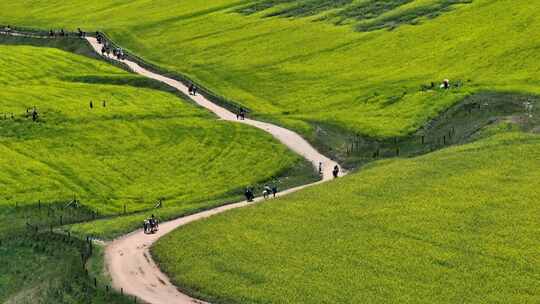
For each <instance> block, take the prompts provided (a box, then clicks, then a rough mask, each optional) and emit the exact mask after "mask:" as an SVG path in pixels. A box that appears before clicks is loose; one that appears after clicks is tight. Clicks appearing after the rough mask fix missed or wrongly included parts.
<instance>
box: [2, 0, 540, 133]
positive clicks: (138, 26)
mask: <svg viewBox="0 0 540 304" xmlns="http://www.w3.org/2000/svg"><path fill="white" fill-rule="evenodd" d="M385 3H386V4H385V5H382V4H380V2H379V1H373V0H369V1H367V0H366V1H356V0H350V1H349V0H345V1H326V0H301V1H287V0H283V1H281V0H279V1H278V0H256V1H236V0H219V1H212V2H208V1H201V0H196V1H171V0H159V1H152V2H149V1H143V0H138V1H131V2H129V3H125V2H122V1H99V2H96V1H91V2H89V1H71V2H69V3H62V2H58V1H54V2H40V3H35V2H34V1H30V0H22V1H16V2H13V1H11V2H4V3H2V4H0V12H1V13H0V22H1V23H11V24H16V25H22V26H33V27H40V28H50V27H55V28H59V27H66V28H71V29H75V28H77V27H83V28H85V29H88V30H94V29H100V30H104V31H106V32H107V33H109V34H110V35H111V36H112V37H113V38H114V39H115V40H117V41H118V42H119V43H120V44H121V45H123V46H125V47H127V48H128V49H130V50H132V51H134V52H135V53H136V54H138V55H141V56H143V57H144V58H146V59H148V60H150V61H151V62H153V63H155V64H158V65H160V66H161V67H164V68H167V69H169V70H172V71H176V72H179V73H184V74H186V75H188V76H190V77H191V78H193V79H195V80H196V81H198V82H200V83H202V84H204V85H205V86H207V87H209V88H210V89H212V90H213V91H214V92H216V93H217V94H219V95H222V96H225V97H226V98H228V99H231V100H233V101H235V102H238V103H241V104H243V105H246V106H248V107H249V108H250V109H251V110H252V111H254V113H255V114H256V115H258V116H260V117H263V118H265V119H268V120H272V121H278V122H279V123H282V124H285V125H287V126H289V127H292V128H295V129H297V130H300V131H302V132H303V133H304V134H305V135H306V136H307V137H309V138H312V137H313V136H315V135H314V133H315V132H316V128H314V127H313V124H320V125H329V126H334V127H339V128H341V129H345V130H348V131H352V132H360V133H362V134H367V135H370V136H378V137H391V136H403V135H406V134H409V133H411V132H414V131H415V130H416V129H417V128H419V127H421V126H422V125H423V124H424V123H425V122H426V121H427V120H429V119H430V118H433V117H435V116H437V114H438V113H439V112H441V111H442V110H444V109H446V108H447V107H449V106H450V105H453V104H455V103H456V102H458V101H460V100H462V99H463V98H464V97H465V96H467V95H469V94H472V93H475V92H478V91H512V92H521V93H538V92H539V91H540V88H539V85H538V81H537V80H536V79H538V78H539V74H538V73H539V72H538V71H539V69H538V67H539V64H538V62H540V60H539V57H538V56H539V55H538V52H536V51H535V49H536V44H535V43H536V42H535V40H534V39H531V37H535V35H536V33H538V31H539V30H540V29H539V26H540V20H539V19H538V18H539V17H538V16H539V14H538V12H539V11H538V6H537V5H536V4H535V3H532V2H530V1H526V0H517V1H515V0H514V1H510V0H503V1H494V0H474V1H454V0H406V1H399V0H392V1H386V2H385ZM509 11H511V12H512V13H508V12H509ZM81 12H84V14H81ZM377 29H380V30H377ZM391 29H393V30H391ZM444 78H449V79H450V80H452V81H454V82H456V81H461V82H462V83H463V87H461V88H459V89H454V90H452V91H451V92H441V91H437V90H435V91H428V92H424V91H421V90H420V86H421V85H426V84H429V83H430V82H432V81H433V82H437V83H439V82H440V81H442V79H444Z"/></svg>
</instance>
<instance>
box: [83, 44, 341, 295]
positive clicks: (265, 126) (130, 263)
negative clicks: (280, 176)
mask: <svg viewBox="0 0 540 304" xmlns="http://www.w3.org/2000/svg"><path fill="white" fill-rule="evenodd" d="M86 40H87V41H88V42H89V43H90V45H91V46H92V48H93V49H94V50H95V51H96V52H97V53H100V52H101V47H102V46H101V45H100V44H99V43H98V42H97V40H96V39H95V38H93V37H87V38H86ZM110 58H111V59H114V60H117V59H115V58H113V57H110ZM118 61H120V62H122V63H123V64H125V65H127V66H128V67H129V68H130V69H131V70H132V71H133V72H135V73H137V74H140V75H142V76H146V77H148V78H152V79H155V80H158V81H161V82H163V83H166V84H167V85H169V86H171V87H174V88H176V89H177V90H178V91H180V92H182V93H184V94H185V95H186V96H189V97H190V98H191V99H192V100H193V101H195V102H196V103H197V104H199V105H201V106H202V107H204V108H206V109H208V110H209V111H211V112H213V113H215V114H216V115H217V116H218V117H219V118H221V119H223V120H227V121H234V122H237V123H243V124H247V125H250V126H253V127H256V128H259V129H261V130H264V131H266V132H267V133H269V134H271V135H272V136H274V137H275V138H276V139H277V140H279V141H280V142H281V143H283V144H284V145H286V146H287V147H289V148H290V149H291V150H293V151H294V152H296V153H298V154H299V155H301V156H302V157H304V158H305V159H307V160H309V161H310V162H311V163H312V164H313V166H315V167H318V166H319V162H322V164H323V174H322V180H321V181H320V182H317V183H313V184H309V185H304V186H301V187H297V188H293V189H289V190H287V191H283V192H280V193H279V194H278V196H283V195H287V194H289V193H292V192H295V191H298V190H300V189H303V188H306V187H309V186H312V185H315V184H319V183H322V182H325V181H329V180H332V179H333V176H332V169H333V168H334V166H336V165H337V163H336V162H334V161H332V160H330V159H329V158H327V157H326V156H324V155H322V154H321V153H319V152H317V150H315V148H313V147H312V146H311V145H310V144H309V143H308V142H307V141H306V140H305V139H303V138H302V137H301V136H300V135H298V134H297V133H295V132H293V131H291V130H288V129H285V128H282V127H279V126H276V125H273V124H270V123H266V122H261V121H256V120H252V119H247V118H246V119H245V120H237V116H236V114H235V113H232V112H230V111H229V110H227V109H225V108H223V107H221V106H218V105H216V104H214V103H212V102H210V101H209V100H208V99H206V98H205V97H204V96H202V95H197V96H192V95H189V92H188V87H186V86H185V85H184V84H183V83H181V82H179V81H177V80H174V79H171V78H168V77H165V76H162V75H159V74H156V73H153V72H151V71H148V70H147V69H145V68H143V67H141V66H140V65H138V64H137V63H135V62H132V61H129V60H118ZM261 201H262V199H261V198H258V199H256V200H255V201H254V202H252V203H248V202H240V203H235V204H230V205H226V206H222V207H218V208H215V209H211V210H208V211H204V212H200V213H197V214H193V215H190V216H185V217H182V218H178V219H176V220H172V221H169V222H166V223H162V224H161V225H160V227H159V231H158V232H157V233H155V234H151V235H147V234H145V233H144V232H143V231H142V229H141V230H137V231H134V232H132V233H130V234H127V235H125V236H123V237H121V238H118V239H116V240H114V241H112V242H110V243H109V244H108V245H107V246H106V250H105V257H106V264H107V269H108V271H109V273H110V275H111V277H112V281H113V286H114V287H115V288H116V289H118V290H120V289H122V290H123V291H124V293H127V294H130V295H134V296H136V297H137V298H139V299H141V300H144V301H145V302H148V303H152V304H169V303H170V304H173V303H174V304H180V303H182V304H184V303H205V302H203V301H200V300H197V299H194V298H191V297H190V296H188V295H186V294H184V293H182V292H180V291H179V290H178V288H177V287H176V286H174V285H173V284H172V283H171V282H170V280H169V278H168V277H167V276H166V275H165V274H164V273H163V272H161V270H160V269H159V267H158V266H157V265H156V263H155V262H154V261H153V260H152V256H151V255H150V250H149V249H150V247H151V246H152V244H153V243H154V242H156V241H157V240H158V239H159V238H161V237H162V236H164V235H166V234H167V233H169V232H171V231H173V230H174V229H176V228H178V227H180V226H183V225H186V224H189V223H191V222H194V221H197V220H200V219H204V218H208V217H210V216H213V215H216V214H219V213H223V212H225V211H227V210H231V209H237V208H241V207H245V206H249V205H251V204H255V203H257V202H261Z"/></svg>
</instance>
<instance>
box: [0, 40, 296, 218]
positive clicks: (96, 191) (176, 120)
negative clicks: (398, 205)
mask: <svg viewBox="0 0 540 304" xmlns="http://www.w3.org/2000/svg"><path fill="white" fill-rule="evenodd" d="M0 64H1V65H2V67H3V68H2V70H1V71H0V88H1V89H0V100H1V101H2V103H1V105H0V112H1V113H5V114H6V117H5V119H4V116H3V115H2V119H0V153H1V154H2V158H0V168H2V170H1V172H0V184H2V195H1V199H0V206H2V205H14V204H16V203H18V204H19V205H21V206H22V205H24V204H36V203H37V202H38V201H41V202H42V203H44V204H45V203H52V202H68V201H70V200H72V199H73V197H74V196H75V197H76V198H77V199H78V200H80V201H81V202H82V204H83V205H85V206H88V207H90V208H91V209H93V210H94V211H97V212H99V213H100V214H102V215H115V214H118V213H120V212H123V211H124V205H125V206H126V209H127V210H126V211H127V212H135V211H141V210H147V209H150V208H153V207H154V205H155V204H156V201H157V200H158V199H160V198H161V199H164V202H165V206H166V207H171V208H177V209H176V210H175V211H174V213H176V214H177V215H178V214H181V213H182V209H183V208H184V209H186V210H188V209H189V210H192V209H193V208H203V207H204V206H208V205H212V204H216V203H220V202H223V201H224V200H226V199H231V198H232V197H237V196H239V195H241V193H242V191H241V188H242V187H244V186H245V185H248V184H254V183H257V182H262V181H264V180H269V179H271V178H272V177H275V176H278V175H280V174H282V173H285V171H286V170H288V169H290V168H292V167H294V166H296V164H299V157H298V156H295V155H293V154H292V153H291V152H288V150H287V149H286V148H285V147H284V146H282V145H280V144H278V143H277V142H276V141H274V140H272V139H271V137H270V136H269V135H267V134H265V133H263V132H262V131H258V130H255V129H252V128H249V127H245V126H242V125H239V124H234V123H225V122H220V121H218V120H216V119H215V118H214V116H212V115H211V114H209V113H208V112H206V111H204V110H201V109H200V108H198V107H196V106H194V105H190V104H188V103H187V102H185V101H183V100H181V99H179V98H178V97H176V96H174V95H172V94H169V93H165V92H161V91H158V90H154V89H150V88H144V86H150V87H151V86H153V85H154V84H153V83H152V82H150V81H146V80H144V79H143V78H139V77H135V76H132V75H130V74H128V73H126V72H124V71H122V70H120V69H118V68H116V67H112V66H109V65H107V64H105V63H101V62H99V61H95V60H91V59H87V58H85V57H82V56H77V55H72V54H70V53H66V52H63V51H60V50H56V49H48V48H37V47H24V46H0ZM119 84H123V85H119ZM136 86H138V87H136ZM90 102H92V103H93V108H90ZM34 107H35V108H36V109H37V111H38V113H39V119H38V121H37V122H33V121H32V118H31V115H29V114H27V112H26V111H27V109H30V113H31V111H32V109H33V108H34ZM12 114H13V115H14V116H13V118H12V117H11V115H12ZM300 164H302V163H301V162H300Z"/></svg>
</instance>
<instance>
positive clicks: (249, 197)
mask: <svg viewBox="0 0 540 304" xmlns="http://www.w3.org/2000/svg"><path fill="white" fill-rule="evenodd" d="M244 196H245V197H246V201H248V202H250V201H251V194H250V191H249V187H246V190H245V191H244Z"/></svg>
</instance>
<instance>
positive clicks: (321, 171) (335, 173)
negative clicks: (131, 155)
mask: <svg viewBox="0 0 540 304" xmlns="http://www.w3.org/2000/svg"><path fill="white" fill-rule="evenodd" d="M339 171H340V169H339V166H338V165H335V166H334V169H333V170H332V175H333V176H334V178H338V176H339ZM323 174H324V173H323V163H322V162H319V175H320V176H323Z"/></svg>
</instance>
